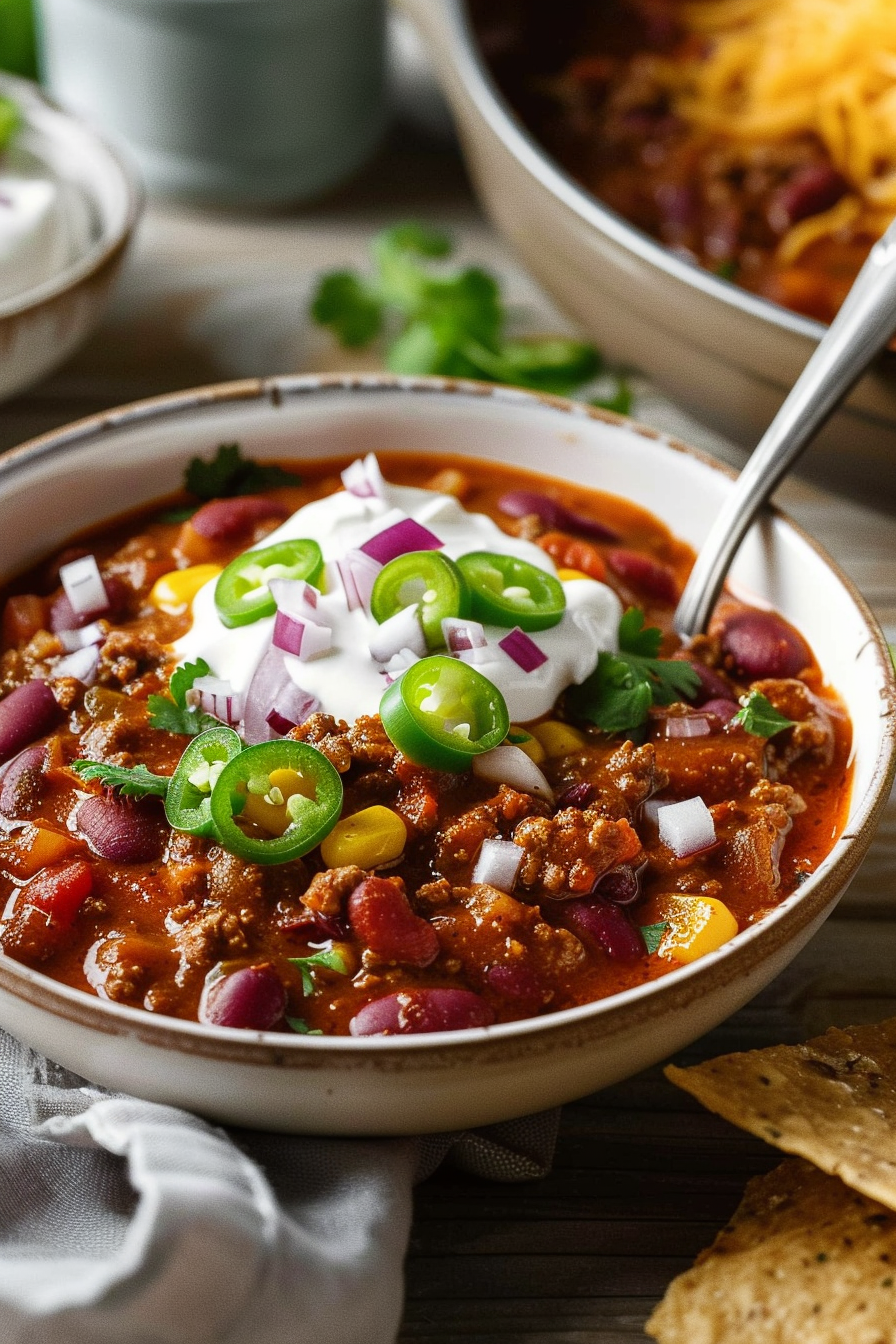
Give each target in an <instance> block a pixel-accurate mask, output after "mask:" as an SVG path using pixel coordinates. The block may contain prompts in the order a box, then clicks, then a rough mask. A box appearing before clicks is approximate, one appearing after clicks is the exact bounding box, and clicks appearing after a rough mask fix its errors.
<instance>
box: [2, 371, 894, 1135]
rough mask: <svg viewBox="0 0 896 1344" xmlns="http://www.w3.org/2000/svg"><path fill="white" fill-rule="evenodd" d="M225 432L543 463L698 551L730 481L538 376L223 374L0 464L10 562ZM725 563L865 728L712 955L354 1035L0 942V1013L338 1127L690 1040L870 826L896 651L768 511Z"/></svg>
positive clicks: (152, 1080)
mask: <svg viewBox="0 0 896 1344" xmlns="http://www.w3.org/2000/svg"><path fill="white" fill-rule="evenodd" d="M233 440H239V442H240V443H241V444H242V445H243V448H244V450H245V451H246V452H247V453H249V454H250V455H252V456H256V457H260V458H268V459H270V458H280V459H292V460H295V461H298V462H302V461H304V460H309V459H318V458H325V457H327V456H329V455H333V454H337V453H338V454H346V453H365V452H369V451H371V450H373V451H376V450H377V449H380V448H382V449H385V448H388V449H391V450H397V451H398V452H401V453H407V454H409V455H411V456H414V457H419V456H420V455H426V454H427V453H431V452H442V453H446V452H447V453H458V452H460V453H463V454H465V455H467V456H470V457H475V458H479V459H484V460H486V461H491V460H494V461H500V462H508V463H514V464H517V465H519V466H521V467H525V468H532V469H535V470H543V469H544V468H545V466H547V465H549V466H550V469H551V472H552V473H553V474H554V475H555V476H557V477H560V478H567V479H569V480H574V481H579V482H582V483H584V484H586V485H590V486H595V487H599V488H600V489H603V490H609V491H611V492H614V493H616V494H620V495H625V496H627V497H629V498H631V499H634V500H636V501H637V502H638V503H639V504H642V505H643V506H645V507H646V508H648V509H650V510H651V511H652V512H654V513H656V514H658V515H659V516H660V517H661V518H663V519H664V520H665V521H666V522H668V523H669V524H670V525H671V526H672V527H673V529H674V530H675V532H676V533H677V534H678V535H679V536H681V537H683V538H684V539H685V540H687V541H688V542H690V543H691V544H692V545H695V546H699V544H700V542H701V541H702V539H703V537H704V536H705V534H706V531H707V529H708V527H709V524H710V521H711V519H712V517H713V515H714V514H715V512H716V511H717V509H718V508H719V505H720V503H721V501H722V500H723V499H724V498H725V496H726V495H727V493H728V492H729V491H730V489H731V477H730V475H729V473H727V472H726V471H725V470H724V469H721V468H719V467H718V466H717V465H715V464H714V463H712V462H710V461H709V460H707V459H706V458H703V457H701V456H699V455H698V454H696V453H694V452H692V451H691V450H689V449H687V448H685V447H684V446H683V445H681V444H678V443H668V442H666V441H664V440H662V439H661V438H659V437H658V436H657V435H656V434H654V433H653V432H652V431H650V430H647V429H644V428H643V427H640V426H637V425H634V424H632V423H630V422H626V421H623V420H620V419H618V418H617V417H613V416H610V415H607V414H605V413H601V412H598V411H594V410H590V409H588V408H585V407H582V406H576V405H574V404H572V403H569V402H564V401H560V400H557V399H553V398H546V397H537V396H535V395H532V394H530V393H525V392H517V391H513V390H511V389H506V388H500V389H499V388H494V387H487V386H484V385H482V384H476V383H454V382H450V381H445V380H437V379H396V378H390V377H388V376H381V377H376V376H373V377H363V376H345V377H329V378H325V377H307V378H276V379H271V380H270V381H267V382H260V383H259V382H245V383H232V384H229V385H225V386H222V387H212V388H204V389H200V390H199V391H196V392H187V393H182V394H179V395H176V396H170V397H163V398H158V399H156V400H153V401H147V402H141V403H138V404H137V405H134V406H130V407H124V408H123V409H121V410H118V411H111V412H108V413H107V414H105V415H102V416H96V417H93V418H91V419H89V420H84V421H81V422H80V423H79V424H76V425H72V426H71V427H69V428H68V429H63V430H60V431H58V432H56V433H54V434H50V435H47V436H45V437H44V438H42V439H36V440H34V441H33V442H32V443H30V444H26V445H25V446H24V447H22V448H19V449H17V450H15V451H14V452H13V453H11V454H9V455H8V456H6V457H4V458H2V459H0V535H2V536H3V537H4V541H5V546H4V559H3V565H4V571H5V576H6V577H8V576H9V575H11V574H14V573H15V572H16V571H18V570H21V569H23V568H24V567H25V566H28V565H30V564H32V563H33V562H34V561H36V560H37V559H39V558H40V557H41V556H42V555H44V554H46V552H47V551H48V550H50V549H52V548H53V547H56V546H59V545H60V544H61V543H63V542H64V541H65V540H66V538H67V537H68V536H69V535H70V534H71V533H72V532H74V531H75V530H77V529H79V528H83V527H85V526H87V525H89V524H92V523H97V522H100V521H101V520H103V519H105V518H108V517H110V516H111V515H114V514H115V513H117V512H120V511H123V510H125V509H128V508H132V507H133V506H135V505H139V504H141V503H144V502H148V501H151V500H153V499H156V498H158V497H159V496H161V495H164V494H166V493H167V492H170V491H171V490H172V489H175V488H176V487H177V486H178V484H179V483H180V480H181V472H182V470H183V467H184V466H185V464H186V463H187V461H188V460H189V458H190V457H192V456H193V455H195V454H197V453H201V454H206V455H207V454H209V453H210V452H211V451H213V450H214V448H215V446H216V445H217V444H218V443H221V442H232V441H233ZM38 519H39V520H40V523H39V525H38V523H37V522H36V520H38ZM0 577H4V576H0ZM734 577H735V578H736V580H737V583H738V584H739V585H741V588H745V589H747V590H748V591H750V592H752V593H755V594H757V595H759V596H760V597H761V598H763V599H766V600H768V601H769V602H771V603H773V604H774V605H775V606H776V607H777V608H778V609H779V610H781V611H782V612H783V613H784V615H785V616H787V618H788V619H789V620H791V621H793V622H794V624H795V625H797V626H798V627H799V628H800V629H801V630H802V631H803V633H804V634H805V635H806V636H807V637H808V639H809V641H810V642H811V644H812V646H813V648H814V650H815V653H816V655H817V657H818V659H819V661H820V663H821V666H822V668H823V669H824V671H825V673H826V676H827V678H828V680H829V681H830V682H831V683H833V685H834V686H836V687H837V688H838V690H839V691H840V693H841V694H842V696H843V699H844V700H845V702H846V705H847V707H848V709H849V712H850V714H851V716H852V720H853V725H854V730H855V750H854V760H853V769H854V785H853V792H852V803H851V807H850V813H849V819H848V821H847V824H846V826H845V828H844V831H843V834H842V836H841V837H840V839H839V840H838V841H837V843H836V844H835V846H834V848H833V850H832V851H831V853H830V854H829V855H828V857H827V859H826V860H825V861H824V863H823V864H822V865H821V866H820V867H819V869H818V871H817V872H816V873H815V874H814V875H813V876H812V877H811V878H810V879H809V881H807V882H806V883H805V884H804V885H803V886H802V887H801V888H800V889H799V891H798V892H797V893H796V894H794V895H793V896H790V897H788V898H787V899H786V900H785V901H783V902H782V903H781V905H780V906H779V907H778V909H777V910H775V912H774V913H773V914H772V915H770V916H769V917H768V918H766V919H765V920H764V921H762V923H760V924H757V925H755V926H754V927H753V928H751V929H749V930H747V931H746V932H744V933H741V934H739V935H738V936H737V937H736V938H735V939H734V940H733V941H732V942H730V943H727V944H726V945H725V946H724V947H723V948H721V949H720V950H719V951H718V952H715V953H713V954H711V955H710V956H707V957H704V958H703V959H702V960H701V961H698V962H695V963H694V964H693V965H691V966H689V967H686V968H683V969H681V970H678V971H675V972H673V973H672V974H670V975H668V976H667V977H665V978H663V979H661V980H659V981H657V982H655V983H653V984H650V985H646V986H643V987H641V988H637V989H633V990H629V991H626V992H625V993H623V994H619V995H617V996H616V997H614V998H610V999H605V1000H603V1001H601V1002H598V1003H593V1004H588V1005H586V1006H584V1007H580V1008H573V1009H568V1010H565V1011H563V1012H559V1013H555V1014H552V1015H549V1016H546V1017H541V1018H537V1019H533V1020H530V1021H524V1022H513V1023H509V1024H503V1025H499V1026H495V1027H490V1028H487V1029H478V1030H472V1031H464V1032H457V1033H440V1034H438V1035H431V1036H408V1037H399V1038H391V1039H390V1038H374V1039H370V1038H368V1039H366V1040H354V1039H351V1038H333V1037H328V1038H314V1037H309V1036H285V1035H282V1034H276V1033H267V1034H265V1033H261V1034H256V1033H250V1032H245V1031H236V1030H224V1029H219V1028H210V1027H206V1026H201V1025H199V1024H198V1023H194V1022H182V1021H179V1020H175V1019H173V1018H165V1017H156V1016H154V1015H152V1014H150V1013H147V1012H144V1011H142V1010H140V1009H134V1008H127V1007H122V1006H121V1005H119V1004H116V1003H110V1002H106V1001H103V1000H100V999H97V998H94V997H92V996H90V995H87V994H83V993H81V992H80V991H78V990H73V989H68V988H66V987H64V986H62V985H59V984H56V983H55V982H54V981H52V980H50V979H48V978H47V977H46V976H43V975H41V974H40V973H39V972H38V971H34V970H30V969H28V968H26V967H24V966H22V965H20V964H19V963H18V962H15V961H13V960H11V959H7V958H4V957H2V956H0V1026H3V1027H5V1028H6V1029H7V1030H9V1031H11V1032H12V1033H13V1034H14V1035H16V1036H18V1037H20V1038H21V1039H22V1040H24V1041H27V1042H28V1043H29V1044H30V1045H32V1046H34V1047H35V1048H37V1049H38V1050H40V1051H42V1052H44V1053H45V1054H48V1055H49V1056H50V1057H51V1058H53V1059H56V1060H58V1061H59V1062H61V1063H63V1064H65V1065H68V1066H69V1067H70V1068H73V1069H75V1070H76V1071H77V1072H79V1073H81V1074H83V1075H84V1076H85V1077H87V1078H90V1079H92V1080H94V1081H96V1082H99V1083H103V1084H105V1085H107V1086H109V1087H113V1088H121V1089H123V1090H124V1091H127V1092H133V1093H137V1094H139V1095H141V1096H145V1097H150V1098H154V1099H157V1100H161V1101H166V1102H171V1103H174V1104H177V1105H182V1106H186V1107H189V1108H190V1109H193V1110H197V1111H201V1112H204V1113H205V1114H207V1115H211V1116H214V1117H216V1118H218V1119H220V1120H226V1121H232V1122H235V1123H237V1124H243V1125H253V1126H264V1127H268V1128H272V1129H282V1130H294V1131H306V1132H308V1131H317V1132H327V1133H334V1134H359V1133H361V1134H364V1133H366V1134H399V1133H415V1132H423V1131H432V1130H439V1129H449V1128H455V1127H459V1126H465V1125H471V1124H482V1123H486V1122H490V1121H496V1120H499V1119H504V1118H508V1117H510V1116H514V1115H521V1114H524V1113H526V1112H531V1111H537V1110H540V1109H542V1108H543V1107H547V1106H552V1105H555V1104H557V1103H559V1102H563V1101H566V1100H569V1099H570V1098H572V1097H575V1096H579V1095H583V1094H584V1093H586V1092H588V1091H591V1090H593V1089H594V1088H598V1087H602V1086H605V1085H607V1084H609V1083H611V1082H614V1081H616V1080H617V1079H619V1078H622V1077H625V1076H627V1075H629V1074H632V1073H635V1072H636V1071H637V1070H639V1069H642V1068H644V1067H646V1066H647V1065H648V1064H651V1063H653V1062H654V1061H656V1060H658V1059H661V1058H663V1057H664V1056H666V1055H668V1054H670V1053H671V1052H673V1051H675V1050H677V1049H679V1048H680V1047H681V1046H682V1045H684V1044H685V1043H687V1042H689V1041H691V1040H693V1039H694V1038H695V1037H697V1036H699V1035H700V1034H701V1033H702V1032H704V1031H706V1030H708V1029H709V1028H710V1027H712V1026H713V1025H715V1024H716V1023H717V1022H719V1021H720V1020H721V1019H722V1018H723V1017H725V1016H726V1015H727V1014H729V1013H731V1012H733V1011H734V1010H735V1009H736V1008H739V1007H740V1006H741V1005H742V1004H743V1003H745V1002H746V1001H747V1000H748V999H749V998H750V997H751V996H752V995H754V994H756V993H757V991H758V990H760V989H761V988H762V987H763V986H764V985H766V984H767V983H768V981H769V980H771V979H772V977H773V976H775V975H776V974H777V973H778V972H779V971H780V970H781V969H782V968H783V967H784V966H786V965H787V963H788V962H789V961H790V960H791V958H792V957H794V956H795V955H796V953H797V952H798V951H799V950H800V948H801V947H802V946H803V945H804V944H805V942H806V941H807V940H808V939H809V937H810V936H811V935H812V933H813V931H814V930H815V929H816V928H817V927H818V926H819V924H820V923H821V922H822V920H823V919H824V918H825V917H826V916H827V915H828V914H829V913H830V911H831V910H832V909H833V907H834V905H835V904H836V902H837V900H838V898H839V897H840V895H841V894H842V892H843V891H844V889H845V887H846V885H847V883H848V882H849V879H850V878H851V877H852V875H853V873H854V872H855V869H856V868H857V866H858V864H859V862H860V860H861V858H862V856H863V854H864V853H865V850H866V849H867V847H868V844H869V843H870V840H871V835H872V831H873V828H874V822H875V820H876V818H877V816H878V813H879V811H880V809H881V807H882V806H883V803H884V800H885V798H886V796H887V792H888V789H889V785H890V782H891V778H892V774H893V767H894V717H896V699H894V686H893V673H892V667H891V664H890V658H889V654H888V651H887V647H886V644H885V643H884V641H883V637H882V636H881V633H880V631H879V630H878V628H877V625H876V624H875V621H874V618H873V617H872V616H871V614H870V612H869V611H868V609H867V607H866V606H865V604H864V602H863V601H862V599H861V597H860V596H859V595H858V593H857V592H856V591H855V589H854V588H853V587H852V586H851V584H850V583H849V581H848V580H847V579H845V578H844V577H843V575H842V574H840V573H839V571H838V570H837V569H836V568H835V567H834V565H833V564H832V562H831V561H830V560H829V559H828V558H827V557H826V556H825V555H824V553H823V552H822V551H821V550H820V549H819V548H818V547H817V546H816V545H815V543H814V542H813V541H811V540H810V539H809V538H808V537H806V536H805V535H804V534H803V533H802V532H801V531H800V530H799V529H798V528H796V527H795V526H794V525H793V524H792V523H790V522H789V521H788V520H787V519H786V518H784V517H782V516H781V515H780V514H773V515H770V516H769V518H768V519H767V521H766V522H764V523H763V524H762V526H760V527H756V528H754V529H753V531H752V532H751V534H750V535H749V537H748V538H747V541H746V542H745V544H744V546H743V548H742V550H741V553H740V555H739V557H738V560H737V565H736V567H735V571H734Z"/></svg>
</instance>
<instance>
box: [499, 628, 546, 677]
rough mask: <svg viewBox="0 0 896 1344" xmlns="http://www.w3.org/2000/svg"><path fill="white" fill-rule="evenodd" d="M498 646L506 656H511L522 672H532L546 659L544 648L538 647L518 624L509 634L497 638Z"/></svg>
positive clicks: (541, 665)
mask: <svg viewBox="0 0 896 1344" xmlns="http://www.w3.org/2000/svg"><path fill="white" fill-rule="evenodd" d="M498 647H499V648H501V649H503V650H504V652H505V653H506V654H507V656H508V658H512V659H513V661H514V662H515V663H516V665H517V667H521V668H522V669H523V671H524V672H534V671H535V669H536V668H538V667H543V666H544V664H545V663H546V662H547V661H548V656H547V654H546V653H545V651H544V649H540V648H539V647H538V645H537V644H536V643H535V640H534V639H530V638H529V636H528V635H527V634H526V632H525V630H520V628H519V626H514V628H513V629H512V630H511V631H510V633H509V634H506V635H505V636H504V638H503V639H499V640H498Z"/></svg>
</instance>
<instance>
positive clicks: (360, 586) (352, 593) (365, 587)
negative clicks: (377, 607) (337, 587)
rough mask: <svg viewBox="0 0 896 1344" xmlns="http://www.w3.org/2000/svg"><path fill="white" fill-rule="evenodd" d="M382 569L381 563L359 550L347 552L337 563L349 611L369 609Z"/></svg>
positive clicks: (337, 570)
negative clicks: (371, 596) (375, 584)
mask: <svg viewBox="0 0 896 1344" xmlns="http://www.w3.org/2000/svg"><path fill="white" fill-rule="evenodd" d="M381 569H382V565H381V564H380V563H379V561H377V560H374V559H372V558H371V557H370V556H369V555H365V554H364V552H363V551H358V550H354V551H347V552H346V553H345V555H344V556H343V557H342V559H341V560H337V561H336V572H337V574H338V575H339V582H340V583H341V584H342V588H343V591H344V593H345V601H346V605H347V607H348V609H349V611H358V610H359V609H362V610H364V611H367V610H368V609H369V607H370V594H371V593H372V592H373V585H374V583H375V582H376V576H377V574H379V572H380V570H381Z"/></svg>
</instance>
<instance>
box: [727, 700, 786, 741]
mask: <svg viewBox="0 0 896 1344" xmlns="http://www.w3.org/2000/svg"><path fill="white" fill-rule="evenodd" d="M741 705H742V708H741V709H740V710H738V712H737V713H736V714H735V716H734V718H733V719H732V720H731V722H732V723H739V724H740V726H741V727H742V728H745V729H746V730H747V732H748V733H752V734H753V736H754V737H774V736H775V733H783V731H784V729H785V728H792V727H793V726H794V724H793V719H787V718H785V717H784V715H783V714H779V713H778V711H777V710H776V709H775V707H774V705H773V704H772V703H771V701H770V700H767V699H766V698H765V696H764V695H762V694H761V692H759V691H751V692H750V694H749V695H747V696H745V697H744V699H743V700H742V701H741Z"/></svg>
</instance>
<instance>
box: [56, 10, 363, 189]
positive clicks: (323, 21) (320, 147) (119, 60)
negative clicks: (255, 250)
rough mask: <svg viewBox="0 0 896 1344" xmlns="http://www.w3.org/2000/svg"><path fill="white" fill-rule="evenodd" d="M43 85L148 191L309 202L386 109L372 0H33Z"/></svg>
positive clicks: (337, 178)
mask: <svg viewBox="0 0 896 1344" xmlns="http://www.w3.org/2000/svg"><path fill="white" fill-rule="evenodd" d="M38 29H39V49H40V56H41V65H42V71H43V78H44V82H45V84H46V85H47V87H48V88H49V90H50V92H51V93H52V94H53V96H54V97H56V98H58V100H59V101H60V102H61V103H63V104H65V105H66V106H68V107H70V108H73V109H75V110H76V111H79V112H81V113H83V114H84V115H86V116H87V117H89V118H90V119H91V120H92V121H93V122H94V123H96V124H97V125H98V126H100V127H101V128H103V129H104V130H106V131H107V132H108V133H109V134H111V135H113V136H116V137H117V138H118V139H120V140H121V141H123V142H124V143H125V144H126V145H127V146H128V147H129V148H130V150H131V153H132V155H133V156H134V158H135V159H136V161H137V163H138V165H139V167H140V169H141V170H142V172H143V175H144V178H145V180H146V183H147V186H148V187H149V188H150V189H151V190H156V191H160V192H163V193H165V194H170V195H176V196H182V197H188V198H193V199H198V200H210V201H219V202H221V203H225V204H228V203H229V204H270V205H276V204H287V203H292V202H301V201H307V200H310V199H313V198H314V197H316V196H319V195H321V194H322V193H323V192H325V191H327V190H329V189H330V188H331V187H334V186H336V185H338V184H339V183H340V182H342V181H344V180H345V179H346V178H348V177H350V176H351V175H352V173H353V172H355V170H356V169H358V168H359V167H360V166H361V165H362V164H363V163H364V161H365V160H366V159H367V158H368V157H369V155H370V154H371V153H372V152H373V150H374V149H375V147H376V144H377V142H378V140H379V138H380V136H381V134H382V131H383V128H384V125H385V119H386V90H385V13H384V0H38Z"/></svg>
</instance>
